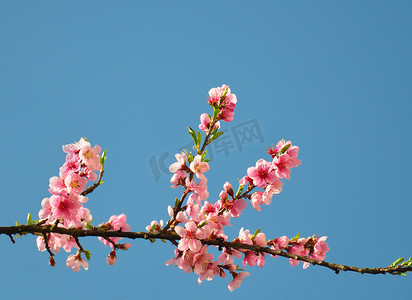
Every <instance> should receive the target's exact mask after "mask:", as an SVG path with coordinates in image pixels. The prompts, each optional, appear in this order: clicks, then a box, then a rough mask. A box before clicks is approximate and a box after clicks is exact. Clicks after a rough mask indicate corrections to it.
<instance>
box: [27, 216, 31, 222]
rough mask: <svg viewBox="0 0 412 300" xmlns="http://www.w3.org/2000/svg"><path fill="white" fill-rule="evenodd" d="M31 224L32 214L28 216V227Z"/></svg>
mask: <svg viewBox="0 0 412 300" xmlns="http://www.w3.org/2000/svg"><path fill="white" fill-rule="evenodd" d="M30 224H31V213H28V214H27V225H30Z"/></svg>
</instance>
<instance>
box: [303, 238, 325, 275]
mask: <svg viewBox="0 0 412 300" xmlns="http://www.w3.org/2000/svg"><path fill="white" fill-rule="evenodd" d="M327 238H328V237H327V236H322V237H321V238H317V237H313V238H312V239H315V241H316V244H315V245H314V246H313V250H312V251H310V254H309V257H310V258H312V259H316V260H321V261H323V260H324V259H325V257H326V252H328V251H329V247H328V244H327V243H326V242H325V241H326V239H327ZM309 266H310V264H309V263H308V262H305V263H303V268H304V269H306V268H307V267H309Z"/></svg>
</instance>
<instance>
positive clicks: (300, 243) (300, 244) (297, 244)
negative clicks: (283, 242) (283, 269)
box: [288, 238, 309, 267]
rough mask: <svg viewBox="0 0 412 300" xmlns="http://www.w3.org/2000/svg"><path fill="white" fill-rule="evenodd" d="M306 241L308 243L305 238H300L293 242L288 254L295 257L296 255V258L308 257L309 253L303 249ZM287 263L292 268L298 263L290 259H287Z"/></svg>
mask: <svg viewBox="0 0 412 300" xmlns="http://www.w3.org/2000/svg"><path fill="white" fill-rule="evenodd" d="M307 241H308V239H305V238H300V239H298V240H297V241H294V242H293V244H294V245H293V246H292V247H291V248H290V249H289V250H288V253H290V254H295V255H298V256H306V255H308V253H309V251H308V250H307V249H306V248H305V244H306V242H307ZM289 242H290V241H289ZM289 263H290V265H291V266H292V267H293V266H296V265H298V264H299V261H298V260H294V259H292V258H289Z"/></svg>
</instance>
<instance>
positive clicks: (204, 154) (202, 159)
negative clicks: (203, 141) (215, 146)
mask: <svg viewBox="0 0 412 300" xmlns="http://www.w3.org/2000/svg"><path fill="white" fill-rule="evenodd" d="M206 153H207V151H206V150H205V151H204V152H203V153H202V157H201V159H200V160H201V161H205V157H206Z"/></svg>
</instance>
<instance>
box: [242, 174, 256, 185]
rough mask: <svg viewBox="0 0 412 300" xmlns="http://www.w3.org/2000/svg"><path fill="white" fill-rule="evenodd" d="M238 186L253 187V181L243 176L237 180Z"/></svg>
mask: <svg viewBox="0 0 412 300" xmlns="http://www.w3.org/2000/svg"><path fill="white" fill-rule="evenodd" d="M239 184H240V185H253V179H252V178H250V177H249V176H244V177H243V178H241V179H240V180H239Z"/></svg>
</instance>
